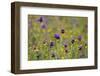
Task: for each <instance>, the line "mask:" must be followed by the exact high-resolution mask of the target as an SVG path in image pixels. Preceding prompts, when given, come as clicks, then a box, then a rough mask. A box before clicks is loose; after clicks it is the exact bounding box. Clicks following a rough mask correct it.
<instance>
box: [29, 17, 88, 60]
mask: <svg viewBox="0 0 100 76" xmlns="http://www.w3.org/2000/svg"><path fill="white" fill-rule="evenodd" d="M87 57H88V18H87V17H74V16H47V15H28V60H58V59H79V58H87Z"/></svg>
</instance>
